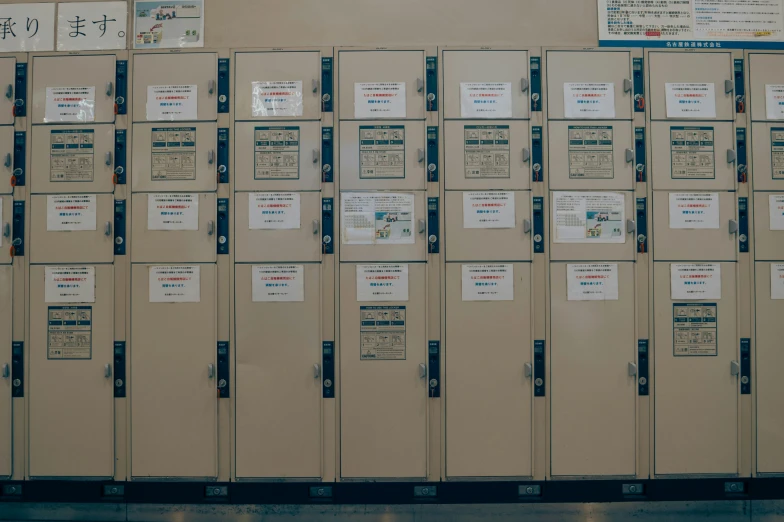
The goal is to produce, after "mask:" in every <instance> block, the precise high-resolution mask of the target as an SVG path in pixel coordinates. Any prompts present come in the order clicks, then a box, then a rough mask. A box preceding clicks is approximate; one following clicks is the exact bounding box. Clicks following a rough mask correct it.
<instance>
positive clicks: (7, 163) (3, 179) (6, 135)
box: [0, 58, 14, 194]
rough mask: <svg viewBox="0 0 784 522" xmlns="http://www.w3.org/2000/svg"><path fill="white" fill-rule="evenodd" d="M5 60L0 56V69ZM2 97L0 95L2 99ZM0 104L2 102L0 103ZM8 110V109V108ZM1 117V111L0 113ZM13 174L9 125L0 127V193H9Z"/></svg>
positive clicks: (12, 136)
mask: <svg viewBox="0 0 784 522" xmlns="http://www.w3.org/2000/svg"><path fill="white" fill-rule="evenodd" d="M4 61H5V60H4V59H3V58H0V69H2V65H3V62H4ZM0 81H2V80H0ZM2 99H3V97H0V100H2ZM0 105H2V103H0ZM9 111H10V109H9ZM0 119H2V113H0ZM13 174H14V128H13V127H11V126H10V125H7V126H2V127H0V194H11V193H13V191H14V187H13V185H11V176H13Z"/></svg>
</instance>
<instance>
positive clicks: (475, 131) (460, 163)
mask: <svg viewBox="0 0 784 522" xmlns="http://www.w3.org/2000/svg"><path fill="white" fill-rule="evenodd" d="M443 135H444V138H443V139H444V147H445V158H444V160H445V165H446V166H445V169H444V172H445V178H444V182H445V187H446V189H447V190H488V189H502V190H503V189H506V190H528V189H529V188H530V187H531V134H530V128H529V123H528V122H527V121H504V120H482V121H465V120H463V121H446V122H444V134H443Z"/></svg>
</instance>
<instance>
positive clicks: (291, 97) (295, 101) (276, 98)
mask: <svg viewBox="0 0 784 522" xmlns="http://www.w3.org/2000/svg"><path fill="white" fill-rule="evenodd" d="M251 113H252V114H253V117H254V118H269V117H289V118H296V117H299V116H302V81H280V82H253V83H252V84H251Z"/></svg>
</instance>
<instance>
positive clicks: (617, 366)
mask: <svg viewBox="0 0 784 522" xmlns="http://www.w3.org/2000/svg"><path fill="white" fill-rule="evenodd" d="M613 264H614V265H615V266H616V267H617V277H618V280H617V283H618V295H617V297H618V298H617V299H616V300H603V301H588V300H577V299H579V296H573V299H575V300H570V299H569V291H568V290H569V284H568V281H567V273H568V267H569V264H567V263H552V264H551V265H550V291H551V309H550V315H551V316H552V317H553V318H559V319H557V322H556V323H555V324H554V325H553V327H552V329H551V330H552V331H551V336H552V337H551V340H550V379H551V380H550V390H551V391H550V393H551V399H550V401H551V405H550V423H551V427H550V441H551V442H550V448H551V453H552V455H551V466H552V469H551V473H552V474H553V475H554V476H599V475H605V476H607V475H610V476H613V475H615V476H617V475H634V473H635V443H636V433H635V427H636V418H635V405H636V401H637V389H636V386H637V379H636V377H635V376H633V375H632V376H630V375H629V363H633V362H634V361H635V360H636V357H635V349H636V346H637V338H636V335H635V330H634V324H635V295H634V286H635V282H634V265H633V264H632V263H613ZM600 265H602V266H606V264H600ZM578 266H579V265H578Z"/></svg>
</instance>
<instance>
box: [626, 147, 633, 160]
mask: <svg viewBox="0 0 784 522" xmlns="http://www.w3.org/2000/svg"><path fill="white" fill-rule="evenodd" d="M632 161H634V151H633V150H632V149H626V163H631V162H632Z"/></svg>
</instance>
